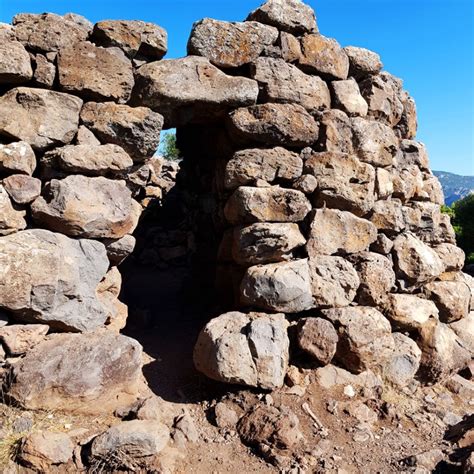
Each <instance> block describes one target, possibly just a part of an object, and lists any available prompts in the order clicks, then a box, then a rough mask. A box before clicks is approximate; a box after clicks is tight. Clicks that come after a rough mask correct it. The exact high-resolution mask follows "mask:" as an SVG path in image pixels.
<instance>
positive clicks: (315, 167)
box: [304, 152, 375, 216]
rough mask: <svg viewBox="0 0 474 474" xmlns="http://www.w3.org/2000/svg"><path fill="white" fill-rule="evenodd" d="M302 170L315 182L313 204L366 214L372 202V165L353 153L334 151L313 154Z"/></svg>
mask: <svg viewBox="0 0 474 474" xmlns="http://www.w3.org/2000/svg"><path fill="white" fill-rule="evenodd" d="M304 172H305V173H309V174H312V175H313V176H315V178H316V179H317V181H318V190H317V193H316V205H318V206H319V207H322V206H323V205H324V204H326V205H327V206H328V207H333V208H336V209H341V210H343V211H351V212H352V213H354V214H356V215H358V216H360V215H364V214H367V213H368V212H369V211H370V210H371V209H372V207H373V206H374V202H375V194H374V181H375V171H374V168H373V167H372V166H371V165H369V164H367V163H361V162H360V161H359V160H358V159H357V158H356V157H355V156H352V155H347V154H343V153H336V152H323V153H313V154H312V155H311V156H310V157H309V158H308V159H307V160H306V161H305V164H304Z"/></svg>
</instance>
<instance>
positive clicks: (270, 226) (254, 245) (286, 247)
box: [232, 222, 306, 265]
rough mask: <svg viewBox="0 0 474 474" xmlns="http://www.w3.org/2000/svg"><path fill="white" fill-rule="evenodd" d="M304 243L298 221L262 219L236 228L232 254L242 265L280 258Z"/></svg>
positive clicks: (275, 260)
mask: <svg viewBox="0 0 474 474" xmlns="http://www.w3.org/2000/svg"><path fill="white" fill-rule="evenodd" d="M305 243H306V239H305V238H304V237H303V235H302V234H301V232H300V230H299V227H298V224H282V223H269V222H262V223H258V224H252V225H249V226H247V227H238V228H236V229H235V230H234V233H233V245H232V257H233V258H234V260H235V261H236V262H237V263H239V264H241V265H256V264H262V263H275V262H281V261H284V260H289V258H290V257H291V252H292V251H293V250H294V249H295V248H297V247H301V246H302V245H304V244H305Z"/></svg>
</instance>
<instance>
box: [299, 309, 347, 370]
mask: <svg viewBox="0 0 474 474" xmlns="http://www.w3.org/2000/svg"><path fill="white" fill-rule="evenodd" d="M297 341H298V345H299V347H300V348H301V349H302V350H303V351H304V352H305V353H306V354H308V355H309V356H310V357H311V358H312V359H313V360H315V361H316V362H318V363H319V364H322V365H327V364H329V363H330V362H331V360H332V358H333V357H334V354H335V353H336V349H337V343H338V341H339V336H338V334H337V331H336V330H335V328H334V326H333V325H332V323H331V322H330V321H327V320H326V319H322V318H303V319H301V320H299V321H298V330H297Z"/></svg>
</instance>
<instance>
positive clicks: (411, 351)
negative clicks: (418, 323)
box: [383, 332, 421, 387]
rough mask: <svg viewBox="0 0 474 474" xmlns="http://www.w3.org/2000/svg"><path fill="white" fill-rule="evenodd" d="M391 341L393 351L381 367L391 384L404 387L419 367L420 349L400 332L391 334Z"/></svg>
mask: <svg viewBox="0 0 474 474" xmlns="http://www.w3.org/2000/svg"><path fill="white" fill-rule="evenodd" d="M393 342H394V347H393V352H392V354H391V356H390V357H389V358H388V361H387V364H386V365H385V366H384V368H383V375H384V377H385V378H386V379H387V380H389V381H390V382H392V383H393V384H395V385H398V386H402V387H404V386H406V385H408V384H409V383H410V382H411V381H412V380H413V378H414V377H415V375H416V374H417V372H418V369H419V368H420V361H421V350H420V348H419V347H418V346H417V344H416V342H415V341H414V340H413V339H410V338H409V337H408V336H405V335H404V334H402V333H400V332H396V333H394V334H393Z"/></svg>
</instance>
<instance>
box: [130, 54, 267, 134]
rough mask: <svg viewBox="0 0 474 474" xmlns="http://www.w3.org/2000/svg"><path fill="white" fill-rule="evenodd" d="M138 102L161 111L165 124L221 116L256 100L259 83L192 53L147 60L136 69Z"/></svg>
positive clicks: (201, 120) (205, 119) (208, 119)
mask: <svg viewBox="0 0 474 474" xmlns="http://www.w3.org/2000/svg"><path fill="white" fill-rule="evenodd" d="M135 90H136V94H135V95H136V96H135V98H134V102H135V103H136V104H138V105H145V106H147V107H150V108H152V109H153V110H156V111H158V112H160V113H161V114H162V115H163V116H164V117H165V127H166V128H171V127H177V126H181V125H185V124H187V123H190V122H194V123H195V122H198V123H199V122H204V123H207V124H208V123H209V121H210V120H212V119H215V120H218V119H219V118H222V117H223V116H224V115H225V113H226V112H227V111H229V110H231V109H233V108H235V107H244V106H248V105H252V104H255V103H256V101H257V96H258V84H257V83H256V82H255V81H253V80H251V79H247V78H244V77H233V76H228V75H226V74H224V73H223V72H222V71H220V70H219V69H218V68H216V67H215V66H213V65H212V64H211V63H210V62H209V60H208V59H206V58H203V57H199V56H189V57H186V58H182V59H170V60H164V61H159V62H153V63H150V64H146V65H144V66H142V67H141V68H140V69H138V71H137V73H136V88H135Z"/></svg>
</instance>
